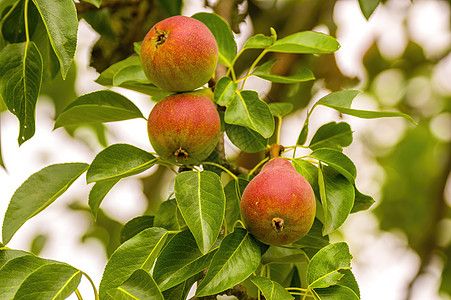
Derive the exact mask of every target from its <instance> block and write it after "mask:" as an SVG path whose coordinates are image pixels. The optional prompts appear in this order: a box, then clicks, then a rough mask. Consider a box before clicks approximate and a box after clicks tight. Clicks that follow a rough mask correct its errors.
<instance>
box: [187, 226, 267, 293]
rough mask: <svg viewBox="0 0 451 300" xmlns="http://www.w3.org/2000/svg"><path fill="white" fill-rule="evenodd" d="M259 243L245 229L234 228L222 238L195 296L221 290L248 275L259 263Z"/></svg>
mask: <svg viewBox="0 0 451 300" xmlns="http://www.w3.org/2000/svg"><path fill="white" fill-rule="evenodd" d="M259 244H260V243H259V242H257V241H256V240H255V239H254V238H253V237H252V236H251V235H250V234H249V233H248V232H247V231H246V230H245V229H242V228H235V231H234V232H232V233H231V234H229V235H227V236H226V237H225V238H224V239H223V240H222V242H221V245H220V246H219V249H218V251H217V252H216V253H215V255H214V256H213V260H212V262H211V264H210V267H209V268H208V272H207V274H206V275H205V278H204V279H203V280H202V282H201V283H200V285H199V286H198V287H197V290H196V296H198V297H201V296H205V295H211V294H216V293H219V292H222V291H224V290H226V289H228V288H231V287H233V286H234V285H236V284H238V283H240V282H242V281H243V280H245V279H246V278H247V277H249V276H250V275H251V274H252V273H253V272H254V271H255V270H256V269H257V267H258V266H259V264H260V257H261V248H260V245H259Z"/></svg>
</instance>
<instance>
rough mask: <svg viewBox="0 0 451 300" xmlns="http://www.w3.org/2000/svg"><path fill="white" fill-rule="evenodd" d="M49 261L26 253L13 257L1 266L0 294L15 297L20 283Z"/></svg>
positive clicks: (10, 297)
mask: <svg viewBox="0 0 451 300" xmlns="http://www.w3.org/2000/svg"><path fill="white" fill-rule="evenodd" d="M48 262H49V261H47V260H45V259H42V258H39V257H36V256H34V255H24V256H20V257H16V258H14V259H11V260H10V261H8V263H6V264H5V265H4V266H3V267H2V268H0V278H1V279H2V280H0V295H1V297H2V298H3V299H13V297H14V294H15V293H16V292H17V290H18V289H19V286H20V284H21V283H22V282H23V281H24V280H25V279H26V278H27V277H28V276H29V275H30V274H31V273H32V272H34V271H35V270H36V269H38V268H39V267H41V266H42V265H44V264H46V263H48Z"/></svg>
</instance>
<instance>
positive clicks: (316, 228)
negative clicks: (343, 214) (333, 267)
mask: <svg viewBox="0 0 451 300" xmlns="http://www.w3.org/2000/svg"><path fill="white" fill-rule="evenodd" d="M294 244H295V245H296V246H301V247H310V248H315V249H321V248H323V247H325V246H327V245H329V236H328V235H323V224H322V223H321V222H320V221H319V220H318V219H316V218H315V221H314V222H313V226H312V228H311V229H310V231H309V232H308V233H307V235H306V236H304V237H303V238H302V239H300V240H298V241H296V242H294Z"/></svg>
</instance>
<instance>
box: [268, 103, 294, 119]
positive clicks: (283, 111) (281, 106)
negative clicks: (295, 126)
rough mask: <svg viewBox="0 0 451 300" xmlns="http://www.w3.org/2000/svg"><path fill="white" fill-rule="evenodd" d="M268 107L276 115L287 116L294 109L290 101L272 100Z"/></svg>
mask: <svg viewBox="0 0 451 300" xmlns="http://www.w3.org/2000/svg"><path fill="white" fill-rule="evenodd" d="M268 107H269V110H270V111H271V114H272V115H273V116H274V117H285V116H286V115H288V114H289V113H290V112H291V111H292V110H293V104H291V103H289V102H272V103H268Z"/></svg>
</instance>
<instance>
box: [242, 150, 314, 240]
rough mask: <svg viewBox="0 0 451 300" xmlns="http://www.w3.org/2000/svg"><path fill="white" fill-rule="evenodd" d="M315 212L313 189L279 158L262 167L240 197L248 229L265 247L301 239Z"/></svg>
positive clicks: (310, 225)
mask: <svg viewBox="0 0 451 300" xmlns="http://www.w3.org/2000/svg"><path fill="white" fill-rule="evenodd" d="M315 213H316V202H315V194H314V192H313V189H312V187H311V186H310V184H309V183H308V182H307V180H306V179H305V178H304V177H302V175H300V174H299V173H298V172H296V169H295V168H294V167H293V165H292V164H291V163H290V162H289V161H288V160H286V159H283V158H280V157H278V158H274V159H272V160H270V161H269V162H267V163H266V164H265V166H264V167H263V168H262V170H261V172H260V173H259V174H258V175H257V176H255V177H254V178H253V179H252V180H251V181H250V182H249V184H248V185H247V187H246V188H245V190H244V192H243V195H242V198H241V216H242V218H243V221H244V223H245V225H246V228H247V230H248V231H249V232H250V233H251V234H252V235H253V236H254V237H255V238H257V239H258V240H259V241H261V242H263V243H265V244H268V245H276V246H280V245H286V244H290V243H292V242H295V241H297V240H299V239H300V238H302V237H303V236H304V235H306V234H307V232H308V231H309V230H310V228H311V227H312V225H313V221H314V219H315Z"/></svg>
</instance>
